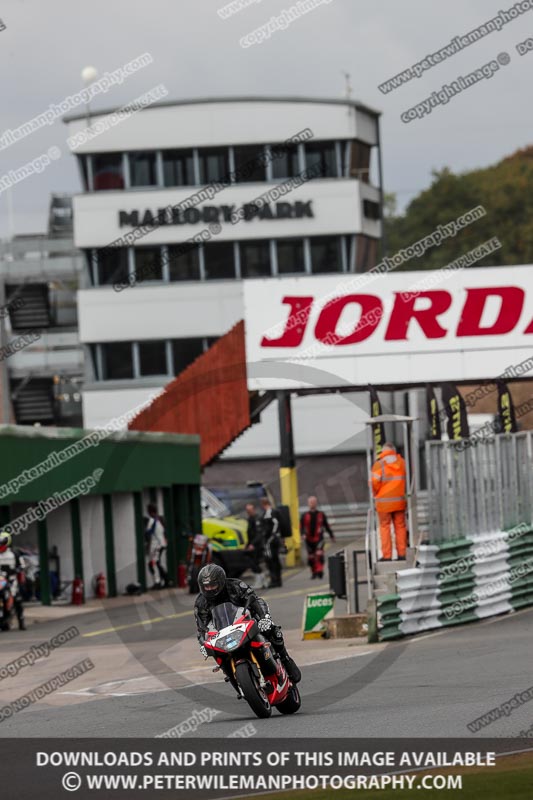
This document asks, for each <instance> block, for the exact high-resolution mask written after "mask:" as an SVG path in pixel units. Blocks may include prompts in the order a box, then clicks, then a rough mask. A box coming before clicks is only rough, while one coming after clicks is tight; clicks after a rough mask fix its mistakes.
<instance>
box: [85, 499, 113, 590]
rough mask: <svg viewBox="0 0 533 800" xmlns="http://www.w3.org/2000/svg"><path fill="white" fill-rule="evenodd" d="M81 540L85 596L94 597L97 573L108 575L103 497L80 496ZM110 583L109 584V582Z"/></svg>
mask: <svg viewBox="0 0 533 800" xmlns="http://www.w3.org/2000/svg"><path fill="white" fill-rule="evenodd" d="M80 520H81V540H82V549H83V571H84V574H85V597H94V592H93V587H92V582H93V578H94V576H95V575H97V574H98V573H99V572H103V573H104V575H107V568H106V561H105V538H104V504H103V500H102V498H101V497H91V496H87V497H80ZM108 585H109V584H108Z"/></svg>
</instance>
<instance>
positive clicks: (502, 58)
mask: <svg viewBox="0 0 533 800" xmlns="http://www.w3.org/2000/svg"><path fill="white" fill-rule="evenodd" d="M496 61H497V62H498V64H501V65H502V66H503V67H504V66H505V65H506V64H510V63H511V56H510V55H509V53H505V52H503V53H500V54H499V55H498V56H496Z"/></svg>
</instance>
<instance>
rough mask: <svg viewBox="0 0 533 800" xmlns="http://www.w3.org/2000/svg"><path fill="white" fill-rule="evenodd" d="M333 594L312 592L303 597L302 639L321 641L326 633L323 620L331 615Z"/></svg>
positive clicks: (333, 600)
mask: <svg viewBox="0 0 533 800" xmlns="http://www.w3.org/2000/svg"><path fill="white" fill-rule="evenodd" d="M334 602H335V594H334V593H333V592H313V594H308V595H306V597H305V602H304V613H303V619H302V639H321V638H322V637H323V636H324V633H325V631H326V625H325V623H324V619H325V618H326V617H327V616H331V615H332V613H333V604H334Z"/></svg>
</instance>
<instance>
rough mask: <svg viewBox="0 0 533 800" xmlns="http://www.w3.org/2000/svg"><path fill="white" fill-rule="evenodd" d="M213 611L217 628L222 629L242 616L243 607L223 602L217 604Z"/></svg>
mask: <svg viewBox="0 0 533 800" xmlns="http://www.w3.org/2000/svg"><path fill="white" fill-rule="evenodd" d="M211 613H212V615H213V624H214V626H215V628H216V630H217V631H221V630H222V628H227V627H228V625H233V623H234V621H235V620H236V619H237V617H240V616H242V613H243V609H242V607H239V606H235V605H233V603H221V604H220V605H219V606H215V607H214V609H213V611H212V612H211Z"/></svg>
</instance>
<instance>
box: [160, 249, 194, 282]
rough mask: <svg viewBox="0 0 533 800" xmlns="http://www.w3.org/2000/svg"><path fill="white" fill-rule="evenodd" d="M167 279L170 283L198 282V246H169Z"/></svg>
mask: <svg viewBox="0 0 533 800" xmlns="http://www.w3.org/2000/svg"><path fill="white" fill-rule="evenodd" d="M185 248H187V249H185ZM168 277H169V280H171V281H199V280H200V250H199V248H198V245H196V244H191V245H186V244H180V245H174V246H169V248H168Z"/></svg>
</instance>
